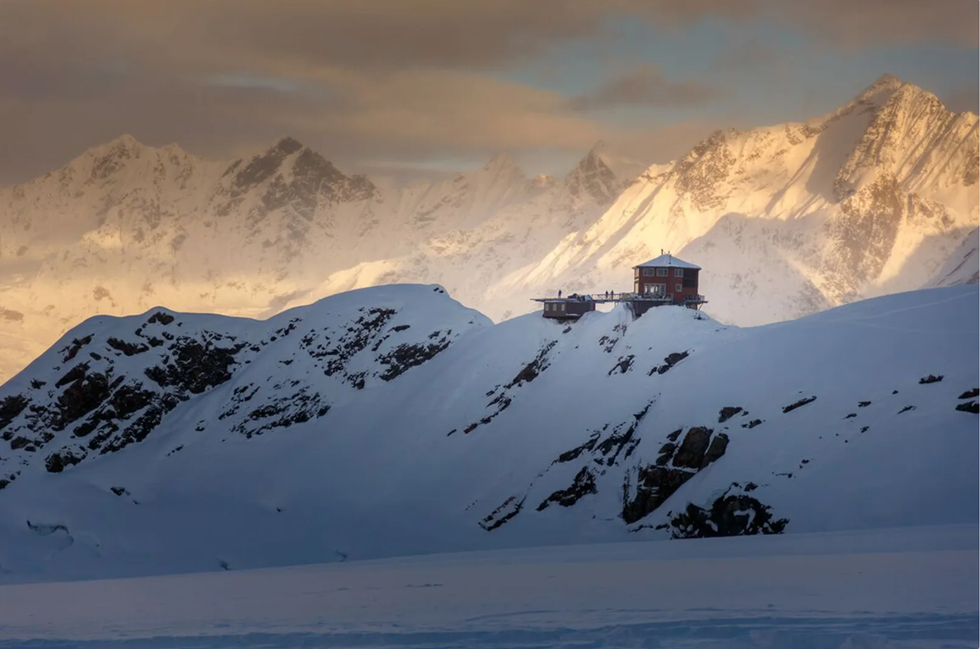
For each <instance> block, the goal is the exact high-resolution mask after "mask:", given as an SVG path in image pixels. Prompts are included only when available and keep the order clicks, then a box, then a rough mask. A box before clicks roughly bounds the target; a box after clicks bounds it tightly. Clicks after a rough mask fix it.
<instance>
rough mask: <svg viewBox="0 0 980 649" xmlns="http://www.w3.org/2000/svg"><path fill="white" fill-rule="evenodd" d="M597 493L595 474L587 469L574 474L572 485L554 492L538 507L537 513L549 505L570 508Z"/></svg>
mask: <svg viewBox="0 0 980 649" xmlns="http://www.w3.org/2000/svg"><path fill="white" fill-rule="evenodd" d="M594 493H598V492H597V490H596V486H595V474H594V473H592V471H590V470H589V469H588V468H587V467H585V468H583V469H582V470H581V471H579V472H578V474H576V476H575V479H574V480H573V481H572V485H571V486H570V487H568V489H561V490H559V491H556V492H554V493H553V494H551V495H550V496H548V497H547V498H545V499H544V501H543V502H542V503H541V504H540V505H538V511H542V510H543V509H545V508H546V507H548V505H549V504H551V503H558V504H559V505H561V506H562V507H571V506H572V505H574V504H575V503H577V502H578V501H579V499H581V498H582V497H583V496H587V495H589V494H594Z"/></svg>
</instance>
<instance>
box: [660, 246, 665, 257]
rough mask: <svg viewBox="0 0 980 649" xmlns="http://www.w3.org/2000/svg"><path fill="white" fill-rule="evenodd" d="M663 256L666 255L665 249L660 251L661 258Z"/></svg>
mask: <svg viewBox="0 0 980 649" xmlns="http://www.w3.org/2000/svg"><path fill="white" fill-rule="evenodd" d="M663 254H664V249H663V248H661V249H660V255H661V256H663Z"/></svg>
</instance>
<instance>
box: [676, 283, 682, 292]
mask: <svg viewBox="0 0 980 649" xmlns="http://www.w3.org/2000/svg"><path fill="white" fill-rule="evenodd" d="M683 290H684V285H683V284H674V291H676V292H677V293H680V292H681V291H683Z"/></svg>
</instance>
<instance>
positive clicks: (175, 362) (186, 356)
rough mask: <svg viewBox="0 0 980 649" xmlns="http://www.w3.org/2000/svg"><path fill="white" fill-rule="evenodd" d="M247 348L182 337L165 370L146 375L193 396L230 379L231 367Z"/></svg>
mask: <svg viewBox="0 0 980 649" xmlns="http://www.w3.org/2000/svg"><path fill="white" fill-rule="evenodd" d="M243 347H244V345H236V346H235V347H231V348H225V347H217V346H215V345H213V344H212V343H211V342H210V341H205V342H204V343H202V342H201V341H198V340H195V339H193V338H188V337H185V336H181V337H180V338H178V339H177V341H176V342H175V343H174V344H173V345H172V346H171V348H170V349H171V351H172V352H173V357H172V359H171V360H170V361H168V362H165V363H164V365H163V366H162V367H160V366H157V367H151V368H148V369H147V370H146V371H145V373H146V376H147V377H149V378H150V379H151V380H152V381H154V382H155V383H157V385H159V386H161V387H177V388H179V389H181V390H186V391H188V392H191V393H193V394H200V393H202V392H204V391H205V390H207V389H208V388H213V387H215V386H218V385H221V384H222V383H224V382H225V381H228V380H229V379H230V378H231V371H230V369H229V368H230V367H231V366H232V365H233V364H234V363H235V355H236V354H237V353H238V352H239V351H241V349H242V348H243Z"/></svg>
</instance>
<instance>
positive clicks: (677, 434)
mask: <svg viewBox="0 0 980 649" xmlns="http://www.w3.org/2000/svg"><path fill="white" fill-rule="evenodd" d="M683 432H684V429H683V428H678V429H677V430H675V431H674V432H672V433H670V434H669V435H667V439H668V440H670V441H671V442H676V441H677V438H678V437H680V436H681V433H683Z"/></svg>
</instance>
